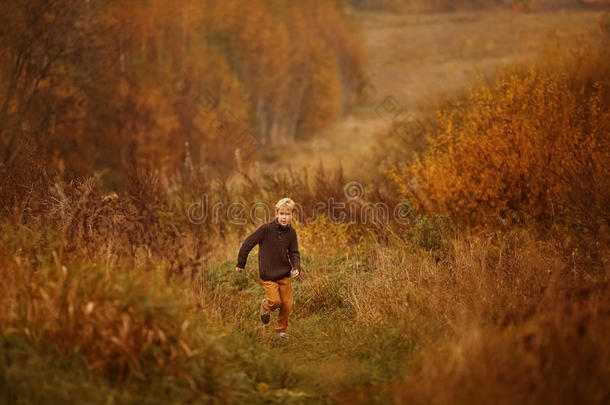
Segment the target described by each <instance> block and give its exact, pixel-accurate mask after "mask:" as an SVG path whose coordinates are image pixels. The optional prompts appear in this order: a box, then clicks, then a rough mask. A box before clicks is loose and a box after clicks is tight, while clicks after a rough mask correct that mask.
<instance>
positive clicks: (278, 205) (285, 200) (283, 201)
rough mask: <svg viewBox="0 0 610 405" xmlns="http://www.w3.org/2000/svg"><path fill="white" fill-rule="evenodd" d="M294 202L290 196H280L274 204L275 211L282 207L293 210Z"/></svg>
mask: <svg viewBox="0 0 610 405" xmlns="http://www.w3.org/2000/svg"><path fill="white" fill-rule="evenodd" d="M295 205H296V204H295V202H294V201H292V199H291V198H288V197H286V198H282V199H281V200H279V201H278V202H277V203H276V204H275V211H279V209H280V208H282V207H287V208H288V209H289V210H290V211H294V206H295Z"/></svg>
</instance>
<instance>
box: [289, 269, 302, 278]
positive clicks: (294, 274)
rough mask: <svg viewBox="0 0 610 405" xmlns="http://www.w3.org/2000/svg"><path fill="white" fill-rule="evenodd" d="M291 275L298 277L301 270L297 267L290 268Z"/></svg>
mask: <svg viewBox="0 0 610 405" xmlns="http://www.w3.org/2000/svg"><path fill="white" fill-rule="evenodd" d="M291 273H292V277H298V276H299V274H301V272H300V271H299V269H292V272H291Z"/></svg>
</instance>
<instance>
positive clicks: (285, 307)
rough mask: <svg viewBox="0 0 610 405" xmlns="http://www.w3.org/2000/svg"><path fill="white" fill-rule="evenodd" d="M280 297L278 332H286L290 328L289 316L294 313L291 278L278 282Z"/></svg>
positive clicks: (276, 328)
mask: <svg viewBox="0 0 610 405" xmlns="http://www.w3.org/2000/svg"><path fill="white" fill-rule="evenodd" d="M277 285H278V290H279V295H280V301H281V306H280V315H279V317H278V319H277V326H276V327H275V330H276V331H278V332H279V331H283V330H286V328H287V327H288V315H290V312H292V306H293V301H292V284H291V283H290V277H286V278H283V279H281V280H278V282H277Z"/></svg>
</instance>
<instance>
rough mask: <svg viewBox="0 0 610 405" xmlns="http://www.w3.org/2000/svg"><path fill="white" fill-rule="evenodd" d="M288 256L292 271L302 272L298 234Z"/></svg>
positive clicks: (289, 248)
mask: <svg viewBox="0 0 610 405" xmlns="http://www.w3.org/2000/svg"><path fill="white" fill-rule="evenodd" d="M288 255H289V257H290V263H291V264H292V269H293V270H297V273H298V272H300V271H301V254H300V253H299V242H298V241H297V234H296V232H295V234H294V238H293V239H292V241H290V246H289V247H288Z"/></svg>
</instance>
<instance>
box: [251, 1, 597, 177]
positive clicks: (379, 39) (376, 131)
mask: <svg viewBox="0 0 610 405" xmlns="http://www.w3.org/2000/svg"><path fill="white" fill-rule="evenodd" d="M602 15H603V13H601V12H592V11H579V10H565V11H560V12H555V13H549V12H541V13H533V14H525V13H515V12H510V11H481V12H456V13H444V14H406V13H398V12H363V13H359V14H358V17H359V18H360V20H361V21H362V23H363V25H364V30H365V35H366V51H367V53H368V62H369V64H368V76H367V81H366V82H365V83H364V84H363V87H364V88H365V92H366V100H367V102H366V105H365V106H361V107H358V108H357V109H354V110H353V111H351V112H350V113H349V114H348V116H347V117H346V118H345V119H344V120H342V121H340V122H338V123H337V124H335V125H333V126H332V127H331V128H330V129H328V130H325V131H323V132H322V133H319V134H316V135H314V136H312V137H311V138H310V139H305V140H300V141H297V142H295V143H294V144H292V145H287V146H282V147H281V148H277V149H273V148H269V149H267V148H266V149H265V150H264V151H263V152H262V154H263V159H264V161H266V162H267V163H266V164H265V163H263V164H262V166H261V167H262V169H263V171H267V170H272V169H277V168H283V169H285V168H288V167H289V166H290V167H292V168H293V169H296V170H298V169H300V168H303V167H309V168H310V169H316V168H317V167H318V165H319V163H322V164H323V165H324V166H325V167H327V168H336V167H337V166H338V165H340V164H341V165H343V167H344V168H346V170H347V171H348V172H350V173H353V172H354V171H358V169H359V168H360V167H361V166H362V165H361V162H362V160H363V159H364V160H366V159H367V158H368V157H369V151H370V149H371V148H372V147H373V146H374V144H375V142H376V139H377V136H379V135H382V136H383V134H385V133H386V132H387V131H388V129H389V127H390V124H391V122H392V121H395V120H399V119H401V117H409V116H412V115H413V114H418V113H421V112H422V111H423V112H427V111H429V110H431V109H432V110H433V109H434V108H436V107H437V106H438V103H439V102H440V101H442V100H444V99H445V98H447V97H450V96H453V95H455V94H456V92H459V91H461V90H463V89H464V88H465V87H467V86H468V85H469V84H472V83H473V81H474V80H475V78H476V77H477V75H484V76H489V75H492V74H493V73H495V72H496V71H497V70H498V69H499V68H501V67H503V66H507V65H510V64H513V63H526V62H528V61H531V60H533V59H535V58H537V57H540V55H541V52H543V50H544V49H545V48H546V47H552V46H560V47H565V48H570V47H571V46H579V44H580V43H581V41H582V40H583V38H586V37H588V35H590V34H591V33H595V32H597V31H598V30H599V21H600V18H601V17H602ZM369 81H370V85H369ZM388 98H392V101H390V104H391V107H392V108H396V110H392V111H391V112H386V111H387V110H386V109H385V108H384V102H387V100H388ZM396 103H398V104H396ZM386 105H389V104H386ZM400 109H402V113H401V114H400V116H398V117H396V118H394V115H393V114H394V113H395V112H398V111H399V110H400ZM376 135H377V136H376Z"/></svg>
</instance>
